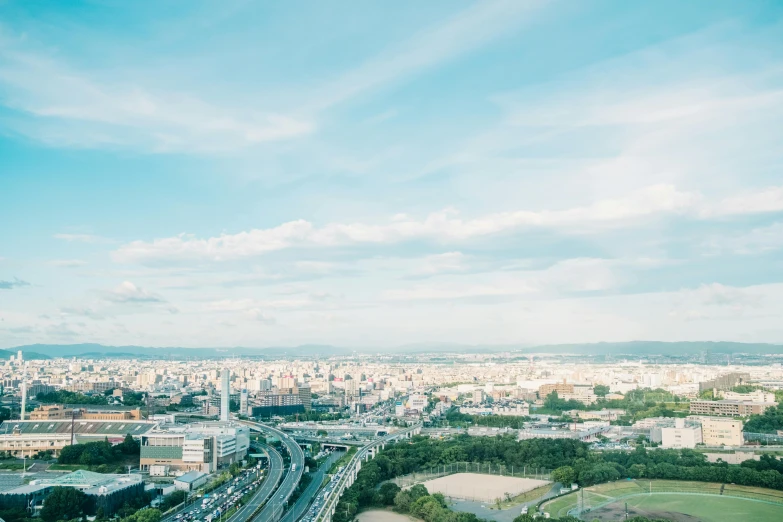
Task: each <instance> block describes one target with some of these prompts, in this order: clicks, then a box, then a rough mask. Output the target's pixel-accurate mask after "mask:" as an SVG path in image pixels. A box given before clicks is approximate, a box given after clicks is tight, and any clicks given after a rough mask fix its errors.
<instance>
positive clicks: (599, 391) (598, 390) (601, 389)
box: [593, 384, 609, 397]
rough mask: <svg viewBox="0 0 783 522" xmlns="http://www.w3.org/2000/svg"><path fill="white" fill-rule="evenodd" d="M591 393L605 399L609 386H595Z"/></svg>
mask: <svg viewBox="0 0 783 522" xmlns="http://www.w3.org/2000/svg"><path fill="white" fill-rule="evenodd" d="M593 393H595V394H596V395H597V396H599V397H606V396H607V395H609V386H604V385H603V384H596V385H595V386H593Z"/></svg>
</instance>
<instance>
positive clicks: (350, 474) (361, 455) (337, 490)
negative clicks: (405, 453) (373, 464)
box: [313, 423, 421, 522]
mask: <svg viewBox="0 0 783 522" xmlns="http://www.w3.org/2000/svg"><path fill="white" fill-rule="evenodd" d="M419 433H421V423H419V424H415V425H414V426H410V427H408V428H403V429H401V430H398V431H395V432H393V433H389V434H388V435H384V436H383V437H381V438H379V439H376V440H374V441H372V442H370V443H368V444H367V445H365V446H364V447H362V448H361V449H360V450H359V451H357V452H356V454H355V455H354V456H353V458H352V459H351V461H350V462H349V463H348V464H347V465H346V466H345V469H344V470H343V473H342V474H341V475H340V478H339V479H338V483H337V484H336V486H335V487H334V488H333V489H332V491H331V493H330V494H329V496H328V497H327V498H326V499H324V504H323V506H322V507H321V509H320V510H318V513H317V514H316V515H315V518H314V519H313V520H315V521H316V522H331V521H332V516H333V515H334V512H335V510H336V509H337V503H338V502H339V501H340V497H341V496H342V494H343V491H345V488H349V487H351V485H352V484H353V483H354V481H355V480H356V475H357V474H358V473H359V470H360V469H362V462H367V461H368V460H370V459H373V458H375V455H376V454H377V453H378V452H379V451H380V450H382V449H383V448H384V447H386V444H388V443H389V442H392V441H394V440H397V439H404V438H411V437H412V436H413V435H417V434H419Z"/></svg>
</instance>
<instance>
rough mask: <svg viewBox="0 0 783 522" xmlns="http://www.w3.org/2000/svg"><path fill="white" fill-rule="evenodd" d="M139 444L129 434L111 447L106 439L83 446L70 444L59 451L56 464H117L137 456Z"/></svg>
mask: <svg viewBox="0 0 783 522" xmlns="http://www.w3.org/2000/svg"><path fill="white" fill-rule="evenodd" d="M139 450H140V448H139V443H138V442H136V441H135V440H134V439H133V437H131V435H130V434H128V435H126V436H125V440H123V441H122V442H121V443H120V444H117V445H116V446H112V445H111V443H110V442H109V440H108V439H104V440H102V441H96V442H87V443H85V444H72V445H70V446H65V447H64V448H63V449H62V450H60V456H59V457H58V458H57V463H58V464H82V465H85V466H98V465H101V464H118V463H120V462H122V461H123V460H125V459H126V458H128V457H133V456H138V455H139Z"/></svg>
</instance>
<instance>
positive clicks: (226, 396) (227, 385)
mask: <svg viewBox="0 0 783 522" xmlns="http://www.w3.org/2000/svg"><path fill="white" fill-rule="evenodd" d="M230 379H231V372H230V370H229V369H228V368H223V372H222V373H221V379H220V383H221V391H220V420H222V421H223V422H227V421H228V419H229V415H228V413H229V410H230V407H231V381H230Z"/></svg>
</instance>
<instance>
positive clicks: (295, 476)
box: [237, 421, 304, 522]
mask: <svg viewBox="0 0 783 522" xmlns="http://www.w3.org/2000/svg"><path fill="white" fill-rule="evenodd" d="M240 422H242V423H243V424H245V425H246V426H248V427H249V428H250V429H251V430H255V431H260V432H262V433H266V434H269V435H273V436H275V437H277V438H279V439H280V441H281V442H282V443H283V446H284V447H285V450H286V451H287V452H288V455H289V457H290V466H289V467H288V468H287V470H286V469H284V468H282V466H281V473H282V475H283V476H282V481H281V482H280V485H279V486H277V487H276V488H275V489H274V491H273V492H272V493H271V495H270V496H269V497H267V498H268V500H266V504H265V505H264V506H263V507H262V508H261V509H260V511H258V512H256V513H255V515H251V514H248V515H247V516H248V517H250V518H244V519H237V522H239V521H244V520H258V521H260V522H277V521H278V520H280V518H281V516H282V515H283V512H284V511H285V507H286V505H287V504H288V501H289V499H290V498H291V495H292V494H293V493H294V490H295V489H296V486H297V485H298V484H299V481H300V480H301V479H302V473H303V472H304V452H303V451H302V448H300V447H299V444H297V442H296V441H295V440H294V439H292V438H291V437H289V436H288V435H286V434H285V433H283V432H282V431H281V430H278V429H277V428H273V427H271V426H267V425H266V424H261V423H260V422H251V421H240ZM261 504H262V503H259V504H258V505H261ZM251 513H252V512H251Z"/></svg>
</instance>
